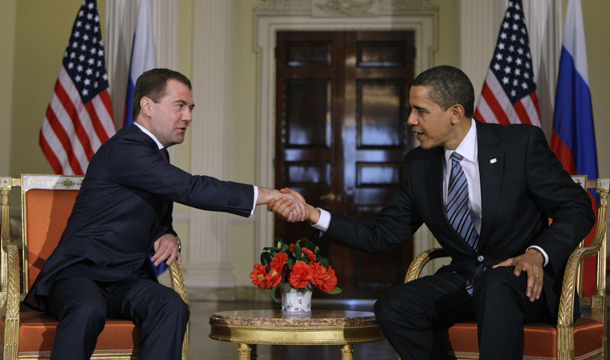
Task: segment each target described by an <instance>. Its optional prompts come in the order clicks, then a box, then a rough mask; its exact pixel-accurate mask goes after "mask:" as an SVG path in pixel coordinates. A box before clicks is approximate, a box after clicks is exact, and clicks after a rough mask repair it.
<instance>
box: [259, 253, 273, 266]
mask: <svg viewBox="0 0 610 360" xmlns="http://www.w3.org/2000/svg"><path fill="white" fill-rule="evenodd" d="M271 261H273V255H272V254H271V253H268V252H264V253H261V264H263V265H269V264H271Z"/></svg>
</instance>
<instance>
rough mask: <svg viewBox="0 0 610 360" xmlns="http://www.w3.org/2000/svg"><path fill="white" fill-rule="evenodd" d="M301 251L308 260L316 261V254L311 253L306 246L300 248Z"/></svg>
mask: <svg viewBox="0 0 610 360" xmlns="http://www.w3.org/2000/svg"><path fill="white" fill-rule="evenodd" d="M301 251H302V252H304V253H305V254H306V255H307V257H308V258H309V261H312V262H313V261H316V256H315V255H314V254H313V251H311V250H309V249H307V248H301Z"/></svg>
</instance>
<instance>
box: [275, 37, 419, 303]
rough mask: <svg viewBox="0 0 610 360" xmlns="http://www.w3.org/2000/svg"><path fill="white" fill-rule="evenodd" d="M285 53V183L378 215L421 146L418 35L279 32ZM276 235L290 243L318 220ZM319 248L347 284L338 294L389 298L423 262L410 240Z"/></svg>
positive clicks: (318, 202) (309, 232) (281, 137)
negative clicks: (367, 249) (412, 107)
mask: <svg viewBox="0 0 610 360" xmlns="http://www.w3.org/2000/svg"><path fill="white" fill-rule="evenodd" d="M276 54H277V61H276V62H277V73H276V75H277V78H276V79H277V101H276V104H277V105H276V106H277V108H276V114H277V118H276V128H277V129H276V130H277V132H276V159H275V166H276V187H278V188H281V187H290V188H292V189H294V190H296V191H299V192H300V193H301V194H302V195H303V196H304V197H305V199H306V200H307V202H309V203H310V204H312V205H314V206H317V207H321V208H324V209H326V210H332V211H336V212H340V213H343V214H347V215H350V216H356V217H359V218H361V219H364V220H371V219H373V218H374V217H375V216H376V215H377V214H379V211H380V210H381V208H382V207H383V205H385V204H386V203H387V202H388V201H389V200H390V198H391V196H392V195H393V194H394V193H395V192H396V191H397V189H398V186H399V184H400V182H401V181H402V178H403V175H402V171H403V170H402V158H403V156H404V154H405V153H406V152H407V151H408V150H410V149H411V148H412V144H411V141H410V139H411V136H410V133H409V130H408V127H407V124H406V121H407V117H408V114H409V109H408V102H407V96H408V89H409V87H410V86H411V83H412V81H413V69H414V64H413V58H414V54H415V48H414V36H413V33H412V32H408V31H400V32H375V31H372V32H278V35H277V52H276ZM275 232H276V237H280V238H282V239H283V240H284V241H288V242H294V241H296V240H298V239H299V238H301V237H303V236H305V237H308V238H310V239H313V237H314V230H313V228H311V226H310V225H309V224H288V223H286V222H283V221H276V226H275ZM316 245H318V246H319V247H320V248H321V251H322V254H323V256H325V257H328V258H329V260H330V264H331V266H332V267H333V268H334V269H335V270H336V272H337V276H338V278H339V284H340V285H342V286H343V287H344V292H343V293H342V294H341V295H338V296H333V297H332V298H337V297H338V298H351V299H358V298H362V299H364V298H377V297H379V295H380V294H381V293H383V292H385V291H387V290H388V289H390V288H392V287H394V286H397V285H399V284H401V283H402V282H403V280H404V275H405V272H406V269H407V267H408V265H409V263H410V262H411V259H412V256H413V250H412V246H413V245H412V241H411V240H410V239H405V243H404V244H403V246H402V247H401V248H400V249H398V250H395V251H393V252H391V253H387V254H383V255H371V254H366V253H363V252H360V251H356V250H351V249H348V248H345V247H341V246H338V245H332V244H328V243H324V242H320V241H318V242H316ZM316 296H318V295H316ZM320 297H324V296H323V295H322V294H321V295H320Z"/></svg>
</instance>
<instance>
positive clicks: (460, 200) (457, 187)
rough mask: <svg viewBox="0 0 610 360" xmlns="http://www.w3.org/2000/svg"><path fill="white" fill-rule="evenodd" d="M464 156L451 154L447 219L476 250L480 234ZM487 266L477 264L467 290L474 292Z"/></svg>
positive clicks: (469, 276)
mask: <svg viewBox="0 0 610 360" xmlns="http://www.w3.org/2000/svg"><path fill="white" fill-rule="evenodd" d="M463 158H464V157H463V156H462V155H460V154H458V153H457V152H455V151H454V152H453V153H452V154H451V175H450V177H449V188H448V191H447V219H449V223H451V226H453V228H454V229H455V231H457V233H458V234H460V236H461V237H462V238H463V239H464V241H466V242H467V243H468V245H470V246H471V247H472V249H473V250H474V251H478V249H479V234H478V233H477V229H476V228H475V227H474V223H473V222H472V217H471V216H470V205H469V200H468V181H467V180H466V174H464V170H463V169H462V165H460V160H462V159H463ZM485 270H487V268H486V267H485V266H483V265H479V266H477V267H476V268H475V269H474V270H473V271H472V272H471V273H470V274H469V275H468V278H467V279H466V291H468V293H469V294H470V295H472V293H473V284H474V280H475V278H477V277H478V276H479V275H480V274H481V273H482V272H483V271H485Z"/></svg>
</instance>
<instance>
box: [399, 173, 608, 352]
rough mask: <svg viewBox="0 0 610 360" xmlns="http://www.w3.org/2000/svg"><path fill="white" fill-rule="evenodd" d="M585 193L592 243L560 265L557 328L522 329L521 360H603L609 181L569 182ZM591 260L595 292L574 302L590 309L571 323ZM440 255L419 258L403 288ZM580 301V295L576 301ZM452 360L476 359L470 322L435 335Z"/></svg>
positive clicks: (435, 251) (473, 327) (429, 253)
mask: <svg viewBox="0 0 610 360" xmlns="http://www.w3.org/2000/svg"><path fill="white" fill-rule="evenodd" d="M573 179H574V180H575V181H576V182H578V183H580V184H581V185H583V187H584V188H585V189H587V190H588V189H597V193H598V195H599V200H600V202H599V210H598V215H597V230H596V233H595V239H594V241H593V243H592V244H591V245H590V246H587V247H585V246H584V241H583V243H581V245H580V246H579V247H578V248H577V249H576V250H574V252H572V255H571V256H570V258H569V259H568V263H567V265H566V271H565V275H564V279H563V287H562V290H561V299H560V305H559V317H558V319H557V325H556V326H552V325H548V324H541V323H537V324H529V325H525V350H524V356H523V358H524V359H531V360H534V359H536V360H537V359H545V360H547V359H548V360H551V359H560V360H568V359H578V360H581V359H608V354H607V352H608V350H607V328H606V317H607V313H608V304H607V299H606V226H607V223H606V212H607V209H608V190H609V187H610V179H598V180H587V178H586V176H573ZM596 255H597V265H596V273H597V276H596V284H595V292H594V294H593V296H591V297H580V304H581V305H589V306H590V307H591V317H590V318H587V317H584V316H581V317H580V318H579V319H578V320H576V321H575V322H574V321H572V318H573V310H572V309H573V308H574V292H575V291H574V290H575V289H579V294H582V293H583V292H582V276H583V274H582V263H583V260H584V258H586V257H590V256H596ZM445 256H446V255H445V253H444V251H443V250H442V249H430V250H427V251H424V252H422V253H421V254H420V255H419V256H417V258H415V260H413V262H412V263H411V266H410V267H409V270H408V271H407V276H406V279H405V282H408V281H411V280H415V279H417V278H418V277H419V276H420V274H421V271H422V269H423V267H424V266H425V265H426V264H427V263H428V262H430V261H431V260H434V259H437V258H440V257H445ZM581 296H582V295H581ZM438 335H439V336H440V337H441V338H442V339H443V341H444V342H445V346H446V347H447V349H450V350H449V351H450V354H452V355H453V356H454V357H455V358H456V359H459V360H462V359H464V360H465V359H478V356H479V355H478V351H479V347H478V342H477V324H476V322H468V323H459V324H455V325H454V326H452V327H450V328H449V329H445V330H443V331H442V332H440V333H439V334H438Z"/></svg>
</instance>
